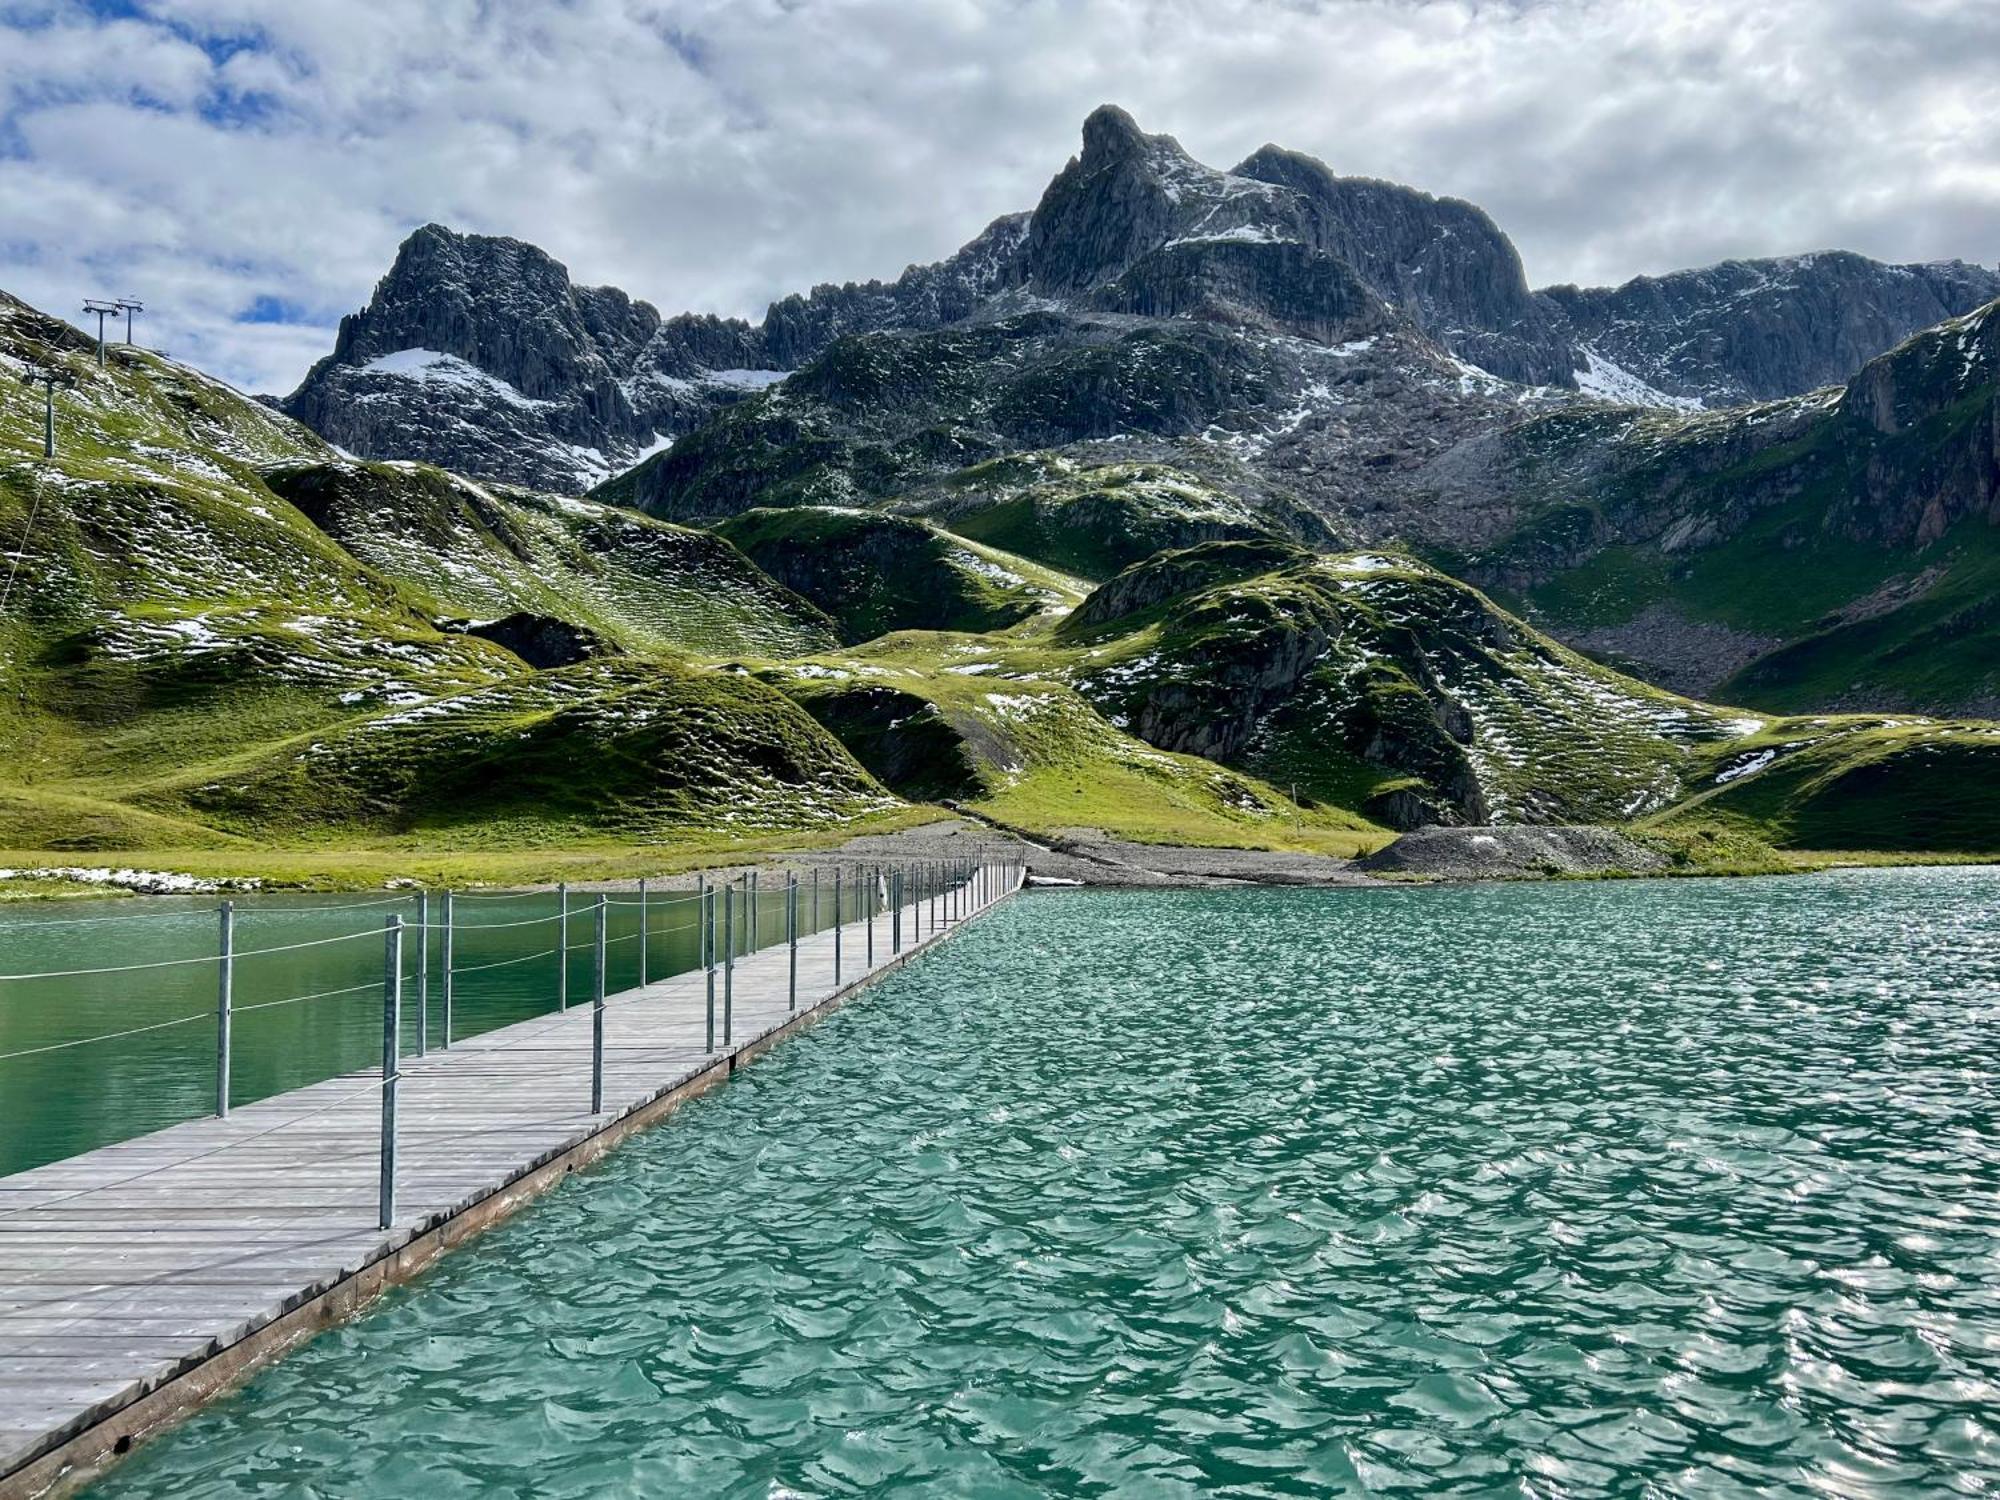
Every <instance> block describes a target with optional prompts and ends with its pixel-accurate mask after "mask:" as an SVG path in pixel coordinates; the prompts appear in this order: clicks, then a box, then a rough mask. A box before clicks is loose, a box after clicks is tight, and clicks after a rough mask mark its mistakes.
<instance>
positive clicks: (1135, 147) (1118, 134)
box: [1083, 104, 1180, 167]
mask: <svg viewBox="0 0 2000 1500" xmlns="http://www.w3.org/2000/svg"><path fill="white" fill-rule="evenodd" d="M1163 139H1167V140H1169V141H1171V137H1164V138H1163ZM1152 140H1153V138H1152V137H1150V136H1148V135H1147V134H1146V133H1145V132H1144V131H1143V130H1141V129H1140V128H1139V122H1138V121H1137V120H1135V119H1133V118H1132V117H1131V116H1130V115H1129V114H1127V113H1126V112H1125V111H1124V110H1122V109H1120V108H1119V107H1118V106H1117V105H1115V104H1100V105H1098V106H1097V108H1096V109H1093V110H1092V111H1091V112H1090V114H1089V115H1088V117H1086V118H1085V120H1084V122H1083V162H1084V165H1085V166H1086V167H1099V166H1103V165H1105V164H1107V163H1109V162H1113V161H1120V160H1126V159H1129V158H1131V157H1135V156H1143V155H1145V154H1146V149H1147V147H1148V146H1149V145H1150V144H1151V143H1152ZM1172 144H1173V146H1174V149H1175V150H1176V151H1179V150H1180V145H1179V143H1178V142H1172Z"/></svg>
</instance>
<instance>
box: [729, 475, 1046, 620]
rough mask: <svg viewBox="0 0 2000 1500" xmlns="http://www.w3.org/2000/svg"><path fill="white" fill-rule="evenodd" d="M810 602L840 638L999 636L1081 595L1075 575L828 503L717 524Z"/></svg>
mask: <svg viewBox="0 0 2000 1500" xmlns="http://www.w3.org/2000/svg"><path fill="white" fill-rule="evenodd" d="M716 529H717V531H718V532H719V534H720V535H722V536H723V537H726V538H727V539H728V540H729V541H730V542H732V543H734V544H735V545H736V546H737V547H739V548H741V549H742V551H743V552H744V553H745V554H746V555H747V556H748V557H749V558H750V560H751V561H752V562H754V563H756V565H757V566H758V567H759V568H761V569H763V570H764V571H765V572H766V573H768V574H770V575H771V576H772V577H773V578H776V579H778V580H779V581H780V582H782V583H784V584H785V585H787V586H788V587H790V588H792V589H795V590H797V591H798V593H800V594H802V595H804V596H805V597H806V598H807V599H810V600H811V601H812V602H813V603H814V604H815V605H817V606H818V607H819V608H820V609H822V610H824V611H825V612H826V613H827V614H829V615H831V616H832V617H833V618H834V619H835V620H836V621H837V622H838V623H839V627H840V632H841V635H842V637H843V639H845V640H847V641H849V642H857V641H865V640H870V639H872V638H874V637H876V636H879V635H887V634H889V633H890V632H892V631H897V630H997V629H1002V628H1004V627H1006V626H1009V625H1013V624H1017V623H1019V622H1020V621H1022V620H1026V619H1028V618H1030V617H1032V616H1034V615H1037V614H1040V613H1043V612H1044V611H1047V610H1050V609H1064V608H1067V607H1069V606H1071V605H1073V604H1075V603H1076V602H1077V601H1078V600H1079V599H1081V598H1082V597H1083V592H1084V588H1083V586H1082V585H1080V584H1078V583H1077V582H1076V581H1075V580H1074V579H1071V578H1068V577H1065V576H1063V575H1062V574H1059V573H1056V572H1054V571H1052V570H1051V569H1049V568H1046V567H1043V566H1040V565H1038V564H1035V563H1031V562H1028V561H1027V560H1025V559H1023V558H1018V557H1013V556H1010V555H1008V554H1006V553H1002V552H997V551H995V550H993V549H992V548H989V547H984V546H981V545H980V544H978V543H976V542H967V541H965V540H963V539H961V538H958V537H954V536H950V535H948V534H946V533H944V532H942V531H939V530H938V529H937V528H936V527H934V526H931V525H928V524H927V523H925V522H922V521H917V520H913V519H911V518H909V517H906V516H889V515H882V514H879V513H876V512H873V511H859V510H848V509H838V508H834V507H829V506H808V505H800V506H792V507H789V508H786V509H771V510H751V511H746V512H744V513H743V514H742V515H739V516H734V517H731V518H730V519H729V520H727V521H725V522H723V523H722V524H721V525H720V526H719V527H717V528H716Z"/></svg>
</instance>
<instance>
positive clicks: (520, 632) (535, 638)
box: [441, 610, 624, 668]
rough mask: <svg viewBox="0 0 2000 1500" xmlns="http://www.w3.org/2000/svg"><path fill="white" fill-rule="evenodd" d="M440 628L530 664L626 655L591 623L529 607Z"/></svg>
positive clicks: (569, 664)
mask: <svg viewBox="0 0 2000 1500" xmlns="http://www.w3.org/2000/svg"><path fill="white" fill-rule="evenodd" d="M441 628H442V629H444V630H446V631H449V632H452V633H455V634H458V635H476V636H478V637H479V638H480V639H481V640H486V641H491V642H493V644H494V645H496V646H504V647H505V648H506V649H507V650H509V651H511V652H513V653H514V654H515V655H516V656H518V657H520V658H521V660H522V661H524V662H526V663H527V664H528V665H529V666H531V667H543V668H547V667H573V666H575V665H576V664H577V663H578V662H580V661H589V660H590V659H591V658H592V657H598V656H620V655H623V654H624V653H623V652H621V651H620V650H619V649H618V647H617V646H615V645H613V644H612V643H611V642H610V641H607V640H606V639H605V638H604V637H603V636H602V635H600V634H598V633H597V632H596V631H595V630H592V629H591V628H590V627H589V626H588V625H578V624H576V623H574V622H573V621H570V620H563V619H558V618H557V617H556V616H554V615H538V614H531V613H529V612H528V611H526V610H520V611H517V612H516V613H514V614H511V615H503V616H501V617H500V618H499V619H497V620H447V621H446V622H444V624H443V625H442V627H441Z"/></svg>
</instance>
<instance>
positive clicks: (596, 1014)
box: [590, 891, 609, 1115]
mask: <svg viewBox="0 0 2000 1500" xmlns="http://www.w3.org/2000/svg"><path fill="white" fill-rule="evenodd" d="M607 910H609V908H608V907H607V906H606V905H605V899H604V892H602V891H599V892H598V893H597V937H596V941H595V942H594V943H593V944H592V947H593V948H594V950H595V958H596V961H595V964H594V965H593V969H592V978H591V985H590V995H591V1013H590V1112H591V1113H592V1114H594V1115H601V1114H603V1113H604V916H605V913H606V911H607Z"/></svg>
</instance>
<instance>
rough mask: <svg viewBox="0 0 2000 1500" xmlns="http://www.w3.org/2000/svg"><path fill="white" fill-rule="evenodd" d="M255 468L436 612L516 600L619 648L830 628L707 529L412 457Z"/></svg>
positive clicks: (804, 637) (795, 635) (494, 610)
mask: <svg viewBox="0 0 2000 1500" xmlns="http://www.w3.org/2000/svg"><path fill="white" fill-rule="evenodd" d="M263 477H264V479H265V481H266V482H267V483H268V484H269V485H270V487H271V488H272V489H273V490H275V491H276V492H277V493H278V494H279V495H280V496H282V497H283V498H285V499H286V500H289V501H291V502H292V504H293V505H295V506H297V507H298V509H299V510H300V511H301V512H302V513H303V514H304V515H306V516H307V517H308V518H309V519H310V520H311V521H312V522H313V523H314V524H315V525H317V526H318V527H320V529H321V530H323V531H325V532H326V534H327V535H328V536H330V537H332V538H333V539H334V540H335V541H337V542H339V543H340V545H341V546H342V547H343V548H344V549H345V550H346V551H347V552H349V553H350V554H351V555H352V556H354V557H355V558H357V559H359V560H360V561H362V562H363V563H365V564H366V565H367V566H368V567H370V568H371V569H373V570H374V571H375V572H376V573H378V574H381V575H383V576H386V577H389V578H393V579H395V580H396V581H397V582H399V583H401V584H402V585H404V587H405V589H406V590H407V591H408V592H410V593H411V594H412V595H414V596H417V597H420V598H421V599H422V600H423V601H424V603H425V605H426V606H427V608H428V609H429V610H430V612H431V613H432V614H433V615H436V616H439V617H448V616H453V615H459V616H484V617H492V616H498V615H506V614H512V613H515V612H517V611H527V612H530V613H534V614H542V615H551V616H556V617H560V618H562V619H567V620H571V621H575V622H577V623H579V624H584V625H588V626H590V627H592V628H593V629H595V630H596V631H597V632H599V633H600V634H601V635H603V636H604V637H605V638H606V639H608V640H610V641H613V642H616V643H618V644H619V645H622V646H624V647H626V648H627V649H630V650H635V651H641V652H647V651H653V652H658V651H669V652H673V651H680V652H692V653H695V654H699V655H703V656H730V655H735V654H739V653H747V654H750V655H756V656H793V655H798V654H800V653H802V652H807V651H814V650H818V649H820V648H821V647H824V646H829V645H831V644H833V642H834V639H835V627H834V624H833V622H832V621H831V620H829V619H828V618H827V616H826V615H825V614H824V613H822V612H821V611H820V610H818V609H816V608H815V607H814V606H813V605H811V604H809V603H808V602H807V601H805V600H804V599H802V598H800V597H799V596H798V595H796V594H794V593H792V592H791V591H790V590H788V589H786V588H784V587H782V586H781V585H779V584H777V583H775V582H774V581H773V580H772V579H771V578H770V577H769V576H767V575H766V574H765V573H763V572H761V571H759V570H758V568H757V567H756V566H755V565H754V564H752V563H751V561H750V560H749V559H748V558H746V557H744V556H743V555H742V554H741V553H740V552H738V551H737V550H736V549H735V548H734V547H733V546H731V545H730V544H729V543H728V542H727V541H725V540H723V539H721V538H719V537H717V536H715V535H713V534H711V533H709V532H706V531H697V530H693V529H691V528H689V527H685V526H672V525H668V524H667V523H665V522H662V521H655V520H653V519H652V518H651V517H649V516H642V515H638V514H636V513H635V512H632V511H629V510H619V509H613V508H611V507H608V506H603V505H598V504H595V503H594V502H591V501H588V500H573V499H570V498H568V497H567V496H559V495H542V494H537V493H535V492H533V491H530V490H517V489H509V488H504V487H498V486H489V485H480V484H475V483H473V482H472V481H471V480H469V479H462V478H460V477H459V476H458V475H455V474H450V473H447V472H446V471H445V470H443V469H437V468H432V467H430V466H429V465H424V464H361V463H355V462H351V461H350V462H341V463H321V464H312V465H297V466H287V467H283V468H275V469H270V470H267V471H266V472H265V474H264V476H263Z"/></svg>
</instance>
